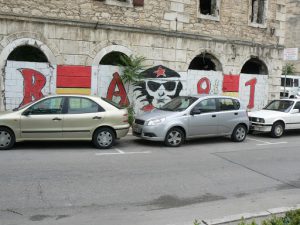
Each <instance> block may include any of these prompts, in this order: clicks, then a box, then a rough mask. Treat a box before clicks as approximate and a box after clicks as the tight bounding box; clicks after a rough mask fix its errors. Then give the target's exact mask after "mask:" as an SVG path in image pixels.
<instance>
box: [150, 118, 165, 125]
mask: <svg viewBox="0 0 300 225" xmlns="http://www.w3.org/2000/svg"><path fill="white" fill-rule="evenodd" d="M165 120H166V118H161V119H154V120H149V121H148V122H147V124H146V125H148V126H155V125H158V124H160V123H162V122H164V121H165Z"/></svg>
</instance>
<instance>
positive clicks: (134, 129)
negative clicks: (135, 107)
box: [132, 126, 142, 133]
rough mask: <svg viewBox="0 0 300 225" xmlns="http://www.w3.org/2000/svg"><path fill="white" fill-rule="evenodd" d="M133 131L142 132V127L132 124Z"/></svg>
mask: <svg viewBox="0 0 300 225" xmlns="http://www.w3.org/2000/svg"><path fill="white" fill-rule="evenodd" d="M132 129H133V131H134V132H136V133H142V128H140V127H138V126H134V127H133V128H132Z"/></svg>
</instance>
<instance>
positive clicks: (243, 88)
mask: <svg viewBox="0 0 300 225" xmlns="http://www.w3.org/2000/svg"><path fill="white" fill-rule="evenodd" d="M120 74H122V68H120V67H116V66H104V65H100V66H94V67H88V66H66V65H58V66H57V67H54V68H53V67H50V66H49V64H47V63H27V62H13V61H8V62H7V66H6V68H5V84H4V87H5V105H6V109H13V108H16V107H18V106H20V105H24V104H27V103H29V102H31V101H34V100H37V99H39V98H41V97H43V96H44V95H49V94H54V93H57V94H60V93H64V94H67V93H72V94H93V95H98V96H101V97H105V98H108V99H110V100H112V101H114V102H116V103H118V104H119V105H128V104H129V103H130V102H131V103H133V105H134V109H135V111H136V112H138V111H149V110H152V109H153V108H154V107H161V106H162V105H164V104H165V103H167V102H169V101H170V100H171V99H173V98H175V97H177V96H179V95H198V94H223V95H228V96H234V97H238V98H240V99H241V101H242V103H243V104H244V105H245V106H247V107H248V109H252V110H254V109H260V108H262V107H263V106H264V105H266V104H267V96H268V76H267V75H250V74H237V75H231V74H230V75H226V74H225V75H224V74H222V72H216V71H196V70H188V71H187V72H182V73H177V72H175V71H174V70H171V69H169V68H167V67H165V66H162V65H158V66H155V67H152V68H150V69H147V70H145V71H144V77H145V79H144V80H143V81H142V82H140V83H138V84H136V85H135V86H130V87H129V86H128V84H123V82H122V80H121V77H120ZM56 81H57V82H56ZM258 93H259V94H258Z"/></svg>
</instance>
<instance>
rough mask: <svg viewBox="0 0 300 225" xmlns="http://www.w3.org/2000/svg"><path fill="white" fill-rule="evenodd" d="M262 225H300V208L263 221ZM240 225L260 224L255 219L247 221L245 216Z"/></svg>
mask: <svg viewBox="0 0 300 225" xmlns="http://www.w3.org/2000/svg"><path fill="white" fill-rule="evenodd" d="M261 224H262V225H300V209H298V210H293V211H289V212H287V213H286V214H285V216H284V217H276V216H274V217H272V218H270V219H266V220H264V221H262V223H261ZM238 225H258V224H257V223H256V222H255V221H252V222H251V223H247V222H246V221H245V220H244V218H242V221H241V222H240V223H239V224H238Z"/></svg>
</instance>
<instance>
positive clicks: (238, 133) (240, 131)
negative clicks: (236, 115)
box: [231, 124, 247, 142]
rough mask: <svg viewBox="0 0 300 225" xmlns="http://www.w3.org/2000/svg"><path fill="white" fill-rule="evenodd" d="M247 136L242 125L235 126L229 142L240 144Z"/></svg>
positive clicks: (245, 129)
mask: <svg viewBox="0 0 300 225" xmlns="http://www.w3.org/2000/svg"><path fill="white" fill-rule="evenodd" d="M246 136H247V128H246V127H245V126H244V125H241V124H239V125H237V126H236V127H235V128H234V130H233V132H232V134H231V140H232V141H234V142H242V141H244V140H245V138H246Z"/></svg>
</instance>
